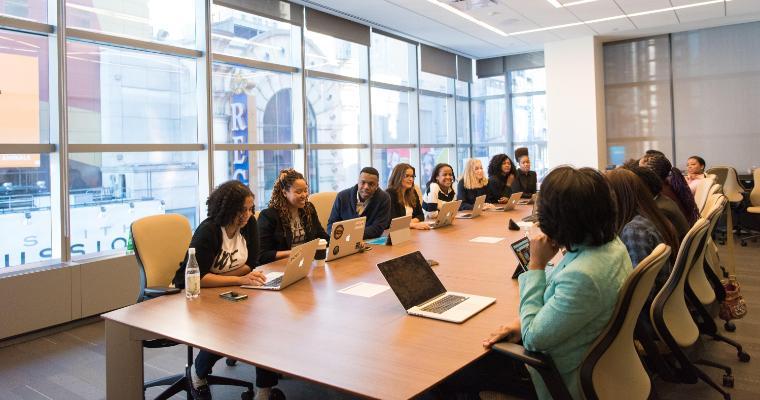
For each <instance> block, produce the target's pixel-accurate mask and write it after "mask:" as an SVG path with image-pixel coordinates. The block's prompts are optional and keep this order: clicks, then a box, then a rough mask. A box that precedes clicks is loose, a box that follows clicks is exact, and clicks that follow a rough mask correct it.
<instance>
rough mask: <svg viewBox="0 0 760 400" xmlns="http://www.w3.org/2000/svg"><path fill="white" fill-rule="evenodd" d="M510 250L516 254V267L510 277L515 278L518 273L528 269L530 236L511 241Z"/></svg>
mask: <svg viewBox="0 0 760 400" xmlns="http://www.w3.org/2000/svg"><path fill="white" fill-rule="evenodd" d="M510 246H512V251H514V252H515V255H516V256H517V268H515V272H514V273H513V274H512V279H517V277H518V276H520V274H522V273H523V272H525V271H527V270H528V262H529V261H530V238H528V237H527V236H526V237H524V238H521V239H519V240H517V241H516V242H514V243H512V244H511V245H510Z"/></svg>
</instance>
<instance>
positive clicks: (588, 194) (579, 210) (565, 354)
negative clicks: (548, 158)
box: [483, 167, 633, 399]
mask: <svg viewBox="0 0 760 400" xmlns="http://www.w3.org/2000/svg"><path fill="white" fill-rule="evenodd" d="M541 189H542V190H541V196H540V197H539V200H538V201H539V204H538V209H539V210H540V212H539V214H538V221H539V226H540V228H541V231H542V233H541V234H538V235H537V236H536V237H534V238H532V239H531V242H530V262H529V265H528V271H527V272H525V273H523V274H522V275H520V277H519V278H518V280H519V284H520V316H519V318H518V319H516V320H515V321H512V322H511V323H507V324H506V325H503V326H501V327H499V329H498V330H497V331H496V332H494V333H492V334H491V335H490V337H489V338H487V339H485V340H484V341H483V345H484V346H485V347H491V346H492V345H493V344H494V343H496V342H499V341H502V340H508V341H511V342H519V341H520V340H522V343H523V346H525V348H526V349H528V350H530V351H539V352H542V353H547V354H549V355H550V356H551V358H552V359H553V360H554V363H555V364H556V366H557V369H558V370H559V372H560V374H561V375H562V379H563V381H564V382H565V385H566V386H567V387H568V389H569V391H570V393H571V394H572V396H573V398H574V399H581V398H583V397H582V395H581V388H580V382H579V368H580V364H581V361H582V360H583V357H584V356H585V355H586V353H587V352H588V350H589V347H590V346H591V344H592V343H593V342H594V340H596V338H597V337H598V336H599V335H600V334H601V332H602V329H604V327H605V326H606V325H607V323H608V322H609V320H610V318H611V317H612V312H613V310H614V308H615V302H616V301H617V296H618V291H619V290H620V288H621V287H622V286H623V282H624V281H625V279H626V278H627V277H628V274H629V273H630V272H631V271H632V269H633V268H632V266H631V259H630V257H629V256H628V252H627V251H626V247H625V245H624V244H623V243H622V242H621V241H620V239H619V238H618V237H617V236H616V234H615V232H616V229H615V204H614V201H613V199H612V193H611V191H610V187H609V185H608V183H607V182H606V180H605V179H604V176H602V174H601V173H599V172H598V171H596V170H594V169H590V168H581V169H575V168H572V167H559V168H556V169H554V170H553V171H552V172H550V173H549V175H547V176H546V178H545V179H544V182H543V184H542V185H541ZM561 248H564V249H565V250H567V253H566V254H565V255H564V257H563V258H562V260H561V261H560V262H559V264H558V265H557V266H556V267H555V268H554V269H553V270H551V271H547V269H546V265H547V264H548V263H549V261H550V260H551V259H552V258H553V257H554V256H555V255H556V253H557V252H558V251H559V250H560V249H561ZM529 372H530V374H531V378H532V380H533V384H534V386H535V388H536V394H537V395H538V397H539V399H551V396H550V395H549V392H548V391H547V389H546V386H545V385H544V383H543V381H542V380H541V377H540V376H539V374H538V373H537V372H536V371H533V370H531V369H530V368H529Z"/></svg>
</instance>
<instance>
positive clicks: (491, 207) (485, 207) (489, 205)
mask: <svg viewBox="0 0 760 400" xmlns="http://www.w3.org/2000/svg"><path fill="white" fill-rule="evenodd" d="M495 207H496V206H495V205H493V204H491V203H485V204H483V210H491V209H494V208H495Z"/></svg>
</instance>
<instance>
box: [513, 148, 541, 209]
mask: <svg viewBox="0 0 760 400" xmlns="http://www.w3.org/2000/svg"><path fill="white" fill-rule="evenodd" d="M515 160H516V161H517V162H518V163H519V165H520V168H519V169H518V170H517V171H515V180H514V182H513V183H512V193H517V192H522V197H523V198H529V197H531V196H533V194H534V193H536V191H537V187H538V183H537V182H538V177H537V176H536V171H531V170H530V157H529V156H528V148H527V147H520V148H518V149H516V150H515Z"/></svg>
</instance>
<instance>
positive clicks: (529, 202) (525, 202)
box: [517, 193, 538, 205]
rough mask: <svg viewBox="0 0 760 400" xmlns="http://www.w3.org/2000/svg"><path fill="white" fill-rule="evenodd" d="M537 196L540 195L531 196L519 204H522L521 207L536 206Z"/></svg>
mask: <svg viewBox="0 0 760 400" xmlns="http://www.w3.org/2000/svg"><path fill="white" fill-rule="evenodd" d="M537 195H538V193H533V195H532V196H530V198H529V199H522V200H520V201H518V202H517V204H520V205H526V204H536V196H537Z"/></svg>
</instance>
